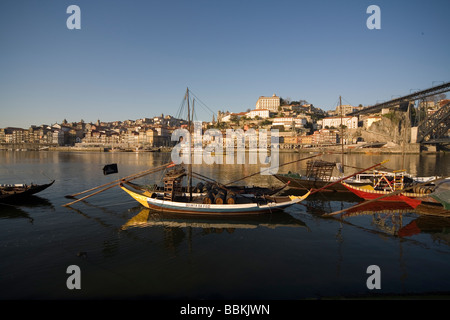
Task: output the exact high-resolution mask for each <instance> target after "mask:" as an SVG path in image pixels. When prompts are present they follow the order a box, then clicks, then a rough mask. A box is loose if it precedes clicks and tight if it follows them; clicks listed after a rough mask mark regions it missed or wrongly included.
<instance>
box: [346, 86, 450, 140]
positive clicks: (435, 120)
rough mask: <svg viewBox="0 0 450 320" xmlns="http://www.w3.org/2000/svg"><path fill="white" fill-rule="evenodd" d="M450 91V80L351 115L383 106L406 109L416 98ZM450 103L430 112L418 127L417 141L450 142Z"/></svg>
mask: <svg viewBox="0 0 450 320" xmlns="http://www.w3.org/2000/svg"><path fill="white" fill-rule="evenodd" d="M447 91H450V82H447V83H444V84H442V85H439V86H435V87H431V88H428V89H425V90H422V91H418V92H415V93H412V94H409V95H406V96H403V97H400V98H396V99H393V100H390V101H387V102H383V103H379V104H376V105H374V106H371V107H367V108H364V109H362V110H358V111H355V112H352V113H350V114H349V115H352V116H353V115H361V114H368V113H378V112H380V111H381V110H382V109H383V108H397V109H403V110H404V111H406V109H407V107H408V106H409V103H410V102H411V101H415V100H421V99H425V98H427V97H430V96H434V95H436V94H440V93H444V92H447ZM449 130H450V103H447V104H445V105H443V106H441V107H440V108H439V109H438V110H437V111H436V112H434V113H432V114H429V115H427V116H426V118H425V119H423V120H422V121H421V122H420V123H419V124H418V127H417V139H416V142H417V143H422V144H424V143H426V144H448V143H449V142H450V137H449V135H448V131H449Z"/></svg>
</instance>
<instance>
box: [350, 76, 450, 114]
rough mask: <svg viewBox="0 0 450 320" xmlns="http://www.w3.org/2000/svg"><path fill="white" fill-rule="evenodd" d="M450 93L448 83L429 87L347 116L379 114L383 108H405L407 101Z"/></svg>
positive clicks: (449, 84)
mask: <svg viewBox="0 0 450 320" xmlns="http://www.w3.org/2000/svg"><path fill="white" fill-rule="evenodd" d="M447 91H450V82H447V83H444V84H442V85H439V86H435V87H431V88H429V89H426V90H422V91H418V92H414V93H412V94H409V95H407V96H403V97H400V98H397V99H393V100H390V101H387V102H383V103H379V104H376V105H374V106H371V107H367V108H364V109H362V110H358V111H355V112H352V113H350V114H349V115H359V114H367V113H376V112H380V111H381V109H383V108H389V107H393V106H399V107H402V106H405V105H406V106H407V105H408V103H409V101H415V100H420V99H425V98H427V97H430V96H434V95H436V94H440V93H444V92H447Z"/></svg>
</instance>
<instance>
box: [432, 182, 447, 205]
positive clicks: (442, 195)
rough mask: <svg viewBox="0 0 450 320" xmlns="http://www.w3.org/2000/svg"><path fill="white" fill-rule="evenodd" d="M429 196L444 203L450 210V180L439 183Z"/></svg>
mask: <svg viewBox="0 0 450 320" xmlns="http://www.w3.org/2000/svg"><path fill="white" fill-rule="evenodd" d="M429 196H430V197H431V198H433V199H435V200H436V201H438V202H439V203H440V204H442V206H443V207H444V209H446V210H450V180H445V181H443V182H441V183H439V184H437V185H436V188H435V189H434V191H433V192H432V193H430V195H429Z"/></svg>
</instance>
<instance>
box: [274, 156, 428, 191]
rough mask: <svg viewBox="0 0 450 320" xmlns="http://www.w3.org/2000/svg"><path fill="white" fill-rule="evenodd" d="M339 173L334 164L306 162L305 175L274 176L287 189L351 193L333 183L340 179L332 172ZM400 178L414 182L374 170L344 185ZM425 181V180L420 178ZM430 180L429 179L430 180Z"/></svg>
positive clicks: (356, 175) (287, 174) (393, 173)
mask: <svg viewBox="0 0 450 320" xmlns="http://www.w3.org/2000/svg"><path fill="white" fill-rule="evenodd" d="M335 169H336V170H338V171H339V164H338V163H335V162H328V161H322V160H319V161H317V160H312V161H308V162H307V169H306V174H305V175H300V174H299V173H292V172H288V173H285V174H275V175H274V176H275V177H276V178H277V179H278V180H280V181H281V182H283V183H289V188H293V189H300V190H311V189H322V188H324V187H325V186H328V187H327V188H324V189H322V190H321V192H343V193H351V191H349V190H348V189H347V188H345V187H344V186H343V185H341V184H339V183H334V182H336V181H339V180H340V179H342V177H338V176H336V175H333V171H334V170H335ZM400 175H401V176H402V181H403V183H404V184H410V183H413V182H414V180H413V179H412V178H411V177H410V176H408V175H406V174H405V173H404V172H401V171H399V172H387V171H379V170H374V171H373V172H366V171H364V170H363V171H361V172H360V173H357V174H354V175H351V176H349V177H348V178H347V179H345V180H344V182H345V183H347V184H349V185H352V186H365V185H367V184H372V183H374V181H376V180H377V179H378V180H379V179H380V178H381V177H386V179H387V178H389V179H390V180H395V179H398V177H399V176H400ZM422 179H425V178H422ZM430 179H431V178H430ZM333 183H334V184H333Z"/></svg>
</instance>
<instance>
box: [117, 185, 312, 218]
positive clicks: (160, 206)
mask: <svg viewBox="0 0 450 320" xmlns="http://www.w3.org/2000/svg"><path fill="white" fill-rule="evenodd" d="M120 187H121V188H122V189H123V190H124V191H125V192H127V193H128V194H129V195H130V196H131V197H132V198H133V199H135V200H136V201H138V202H139V203H141V204H142V205H143V206H144V207H146V208H149V209H153V210H157V211H160V212H170V213H184V214H189V215H194V214H195V215H218V216H219V215H221V216H223V215H229V216H232V215H247V214H248V215H251V214H263V213H272V212H275V211H279V210H282V209H284V208H286V207H289V206H291V205H294V204H296V203H299V202H301V201H303V200H304V199H306V198H307V197H308V195H309V192H308V193H306V194H305V195H303V196H285V197H277V196H261V197H251V198H250V197H245V196H244V195H241V196H237V197H236V199H235V203H227V202H222V203H217V202H216V203H204V202H206V201H205V197H206V195H205V196H200V197H194V198H193V199H192V201H191V200H190V199H189V196H185V195H181V196H178V197H176V198H175V199H173V200H172V199H168V198H165V197H164V196H163V195H160V194H157V193H151V194H148V193H147V192H146V193H145V194H144V193H139V192H136V191H132V190H130V189H128V188H127V187H125V185H124V184H120Z"/></svg>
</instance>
